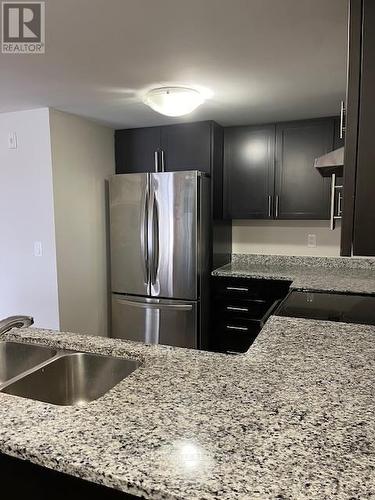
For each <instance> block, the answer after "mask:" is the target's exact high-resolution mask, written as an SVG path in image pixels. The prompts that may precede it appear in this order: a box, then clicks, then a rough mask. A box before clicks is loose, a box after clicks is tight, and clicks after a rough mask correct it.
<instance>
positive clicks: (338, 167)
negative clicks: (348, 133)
mask: <svg viewBox="0 0 375 500" xmlns="http://www.w3.org/2000/svg"><path fill="white" fill-rule="evenodd" d="M314 166H315V168H317V169H318V170H319V172H320V173H321V174H322V176H323V177H330V176H331V175H332V174H336V175H337V176H339V177H341V176H342V174H343V171H344V147H342V148H338V149H335V150H334V151H331V152H330V153H327V154H325V155H323V156H319V158H317V159H316V160H315V163H314Z"/></svg>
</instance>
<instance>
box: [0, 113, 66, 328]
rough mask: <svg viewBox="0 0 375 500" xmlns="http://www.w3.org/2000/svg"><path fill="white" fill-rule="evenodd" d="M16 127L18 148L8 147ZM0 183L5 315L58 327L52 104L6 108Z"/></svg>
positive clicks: (1, 119)
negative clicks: (38, 248)
mask: <svg viewBox="0 0 375 500" xmlns="http://www.w3.org/2000/svg"><path fill="white" fill-rule="evenodd" d="M10 132H16V134H17V142H18V147H17V149H8V135H9V133H10ZM0 187H1V189H0V241H1V244H0V318H4V317H6V316H10V315H14V314H29V315H32V316H34V318H35V325H36V326H39V327H43V328H52V329H58V328H59V311H58V298H57V276H56V254H55V228H54V214H53V189H52V166H51V146H50V134H49V114H48V109H37V110H31V111H22V112H15V113H0ZM34 241H41V242H42V244H43V255H42V257H34Z"/></svg>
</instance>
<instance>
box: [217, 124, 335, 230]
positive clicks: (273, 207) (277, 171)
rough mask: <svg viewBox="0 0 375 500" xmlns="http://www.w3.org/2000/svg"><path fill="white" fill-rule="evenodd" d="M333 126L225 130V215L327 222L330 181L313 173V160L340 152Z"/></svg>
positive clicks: (284, 125)
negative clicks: (325, 154) (324, 220)
mask: <svg viewBox="0 0 375 500" xmlns="http://www.w3.org/2000/svg"><path fill="white" fill-rule="evenodd" d="M337 125H338V122H337V119H336V118H334V117H332V118H324V119H313V120H303V121H296V122H287V123H279V124H276V125H263V126H241V127H228V128H226V129H225V131H224V135H225V141H224V144H225V146H224V168H225V189H224V207H225V210H224V213H225V215H226V216H227V217H229V218H232V219H291V220H293V219H318V220H322V219H329V208H330V180H329V179H327V178H323V177H322V176H321V174H320V173H319V172H318V171H317V170H316V169H315V168H314V160H315V158H317V157H318V156H321V155H322V154H324V153H327V152H329V151H332V150H333V149H334V148H335V147H339V145H340V139H339V138H338V136H337V137H336V133H338V129H337ZM335 139H336V140H335Z"/></svg>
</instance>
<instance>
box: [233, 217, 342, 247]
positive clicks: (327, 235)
mask: <svg viewBox="0 0 375 500" xmlns="http://www.w3.org/2000/svg"><path fill="white" fill-rule="evenodd" d="M328 225H329V222H328V221H256V220H254V221H240V220H236V221H233V235H232V236H233V243H232V252H233V253H253V254H273V255H318V256H338V255H340V232H341V231H340V227H337V228H336V229H335V230H334V231H330V230H329V229H328ZM309 234H315V235H316V243H317V246H316V248H308V246H307V237H308V235H309Z"/></svg>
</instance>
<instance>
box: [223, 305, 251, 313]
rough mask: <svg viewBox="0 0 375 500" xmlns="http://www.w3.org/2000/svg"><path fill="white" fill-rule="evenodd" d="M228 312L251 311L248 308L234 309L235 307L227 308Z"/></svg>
mask: <svg viewBox="0 0 375 500" xmlns="http://www.w3.org/2000/svg"><path fill="white" fill-rule="evenodd" d="M227 311H242V312H249V309H248V308H247V307H234V306H227Z"/></svg>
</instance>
